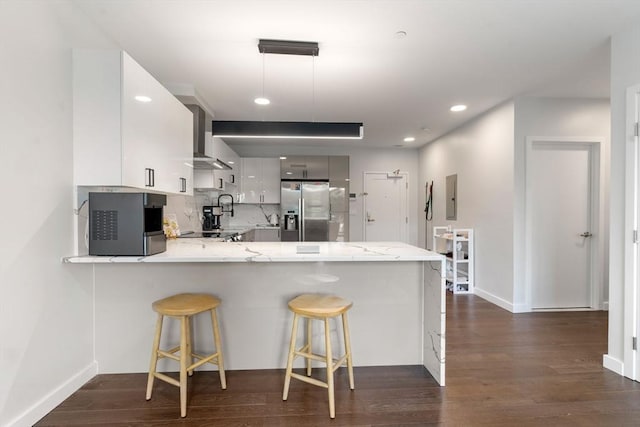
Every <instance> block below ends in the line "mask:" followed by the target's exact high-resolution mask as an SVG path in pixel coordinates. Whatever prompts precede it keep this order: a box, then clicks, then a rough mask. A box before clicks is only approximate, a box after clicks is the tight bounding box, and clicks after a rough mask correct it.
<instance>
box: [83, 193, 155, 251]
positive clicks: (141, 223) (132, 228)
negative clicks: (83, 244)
mask: <svg viewBox="0 0 640 427" xmlns="http://www.w3.org/2000/svg"><path fill="white" fill-rule="evenodd" d="M166 204H167V196H165V195H164V194H153V193H93V192H91V193H89V255H109V256H117V255H122V256H147V255H153V254H157V253H160V252H164V251H165V250H166V248H167V240H166V238H165V235H164V231H163V230H162V211H163V207H164V206H165V205H166Z"/></svg>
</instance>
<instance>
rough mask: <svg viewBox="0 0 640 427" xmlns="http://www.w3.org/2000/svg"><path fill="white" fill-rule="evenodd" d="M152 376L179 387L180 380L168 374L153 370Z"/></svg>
mask: <svg viewBox="0 0 640 427" xmlns="http://www.w3.org/2000/svg"><path fill="white" fill-rule="evenodd" d="M153 376H154V377H156V378H158V379H159V380H162V381H164V382H167V383H169V384H173V385H174V386H176V387H180V381H178V380H176V379H174V378H171V377H170V376H169V375H165V374H161V373H160V372H154V373H153Z"/></svg>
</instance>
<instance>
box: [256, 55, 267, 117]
mask: <svg viewBox="0 0 640 427" xmlns="http://www.w3.org/2000/svg"><path fill="white" fill-rule="evenodd" d="M264 74H265V73H264V53H263V54H262V96H260V97H258V98H256V99H254V100H253V102H255V103H256V104H258V105H269V104H271V101H269V98H266V97H265V96H264Z"/></svg>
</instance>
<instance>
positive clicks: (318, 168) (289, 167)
mask: <svg viewBox="0 0 640 427" xmlns="http://www.w3.org/2000/svg"><path fill="white" fill-rule="evenodd" d="M280 174H281V176H280V177H281V178H282V179H306V180H327V179H329V157H328V156H287V157H286V158H284V159H282V160H280Z"/></svg>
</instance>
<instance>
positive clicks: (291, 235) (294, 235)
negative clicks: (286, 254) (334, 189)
mask: <svg viewBox="0 0 640 427" xmlns="http://www.w3.org/2000/svg"><path fill="white" fill-rule="evenodd" d="M280 209H281V215H280V218H281V220H280V222H281V225H280V228H281V234H280V236H281V240H282V241H285V242H296V241H297V242H326V241H327V240H329V218H330V212H329V183H328V182H326V181H282V182H281V186H280Z"/></svg>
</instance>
